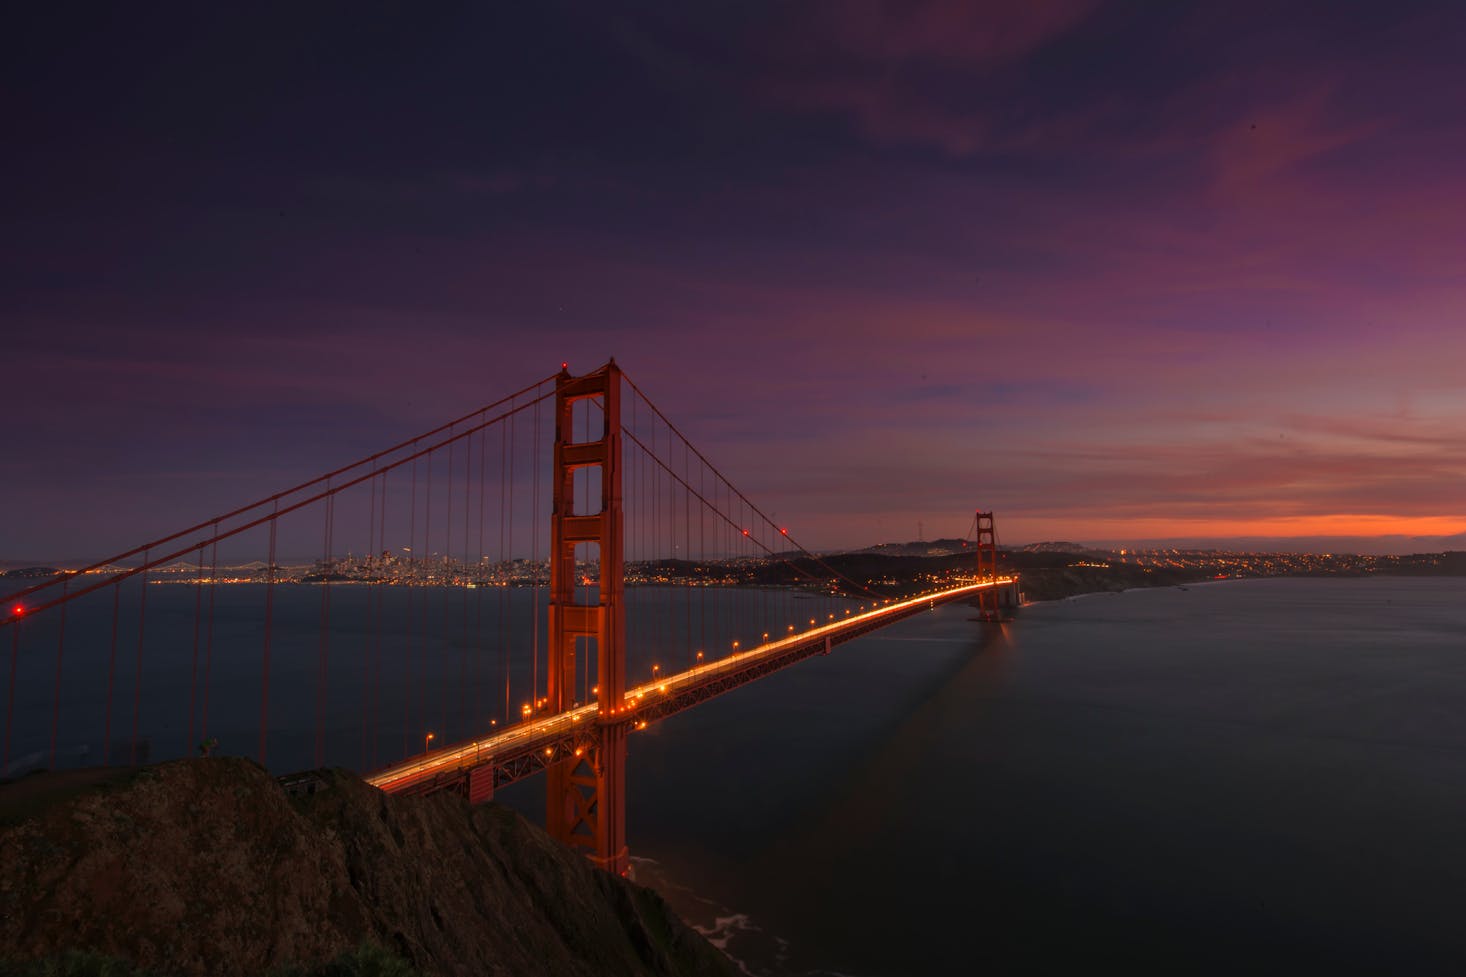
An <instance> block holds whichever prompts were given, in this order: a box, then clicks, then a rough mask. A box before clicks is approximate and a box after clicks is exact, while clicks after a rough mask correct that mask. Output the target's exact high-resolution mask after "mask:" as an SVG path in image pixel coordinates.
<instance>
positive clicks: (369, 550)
mask: <svg viewBox="0 0 1466 977" xmlns="http://www.w3.org/2000/svg"><path fill="white" fill-rule="evenodd" d="M376 470H377V465H376V462H373V463H372V472H373V473H375V472H376ZM367 485H368V488H369V489H370V492H371V503H370V506H369V508H368V509H367V546H366V556H365V558H364V559H363V561H362V562H363V563H364V564H365V566H366V567H367V572H368V573H370V574H371V577H370V580H371V585H370V586H371V589H370V590H368V591H367V619H368V627H370V628H371V630H372V631H373V632H375V631H376V629H377V607H376V590H377V570H376V564H375V563H374V562H373V556H374V555H375V554H376V552H377V545H376V543H377V540H376V531H377V479H376V477H375V475H374V476H373V478H372V479H371V480H370V481H369V482H368V483H367ZM364 651H365V654H363V655H362V656H361V760H360V764H361V766H360V767H359V768H358V769H360V770H361V771H363V772H365V771H367V770H369V769H371V768H370V767H369V765H368V753H367V736H368V733H369V729H370V726H369V721H370V715H371V694H372V647H371V645H370V644H368V645H367V647H366V648H365V649H364Z"/></svg>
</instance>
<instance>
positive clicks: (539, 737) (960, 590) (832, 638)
mask: <svg viewBox="0 0 1466 977" xmlns="http://www.w3.org/2000/svg"><path fill="white" fill-rule="evenodd" d="M1013 579H1014V578H1012V577H999V578H997V579H995V580H991V581H984V582H982V583H975V584H965V585H963V586H960V587H951V588H948V589H946V590H939V591H934V592H932V593H928V594H921V595H919V596H917V597H913V598H909V599H906V600H901V601H892V602H890V603H887V604H883V605H881V606H879V607H877V608H875V609H873V610H870V611H866V612H864V613H861V614H855V615H852V616H850V617H847V618H844V619H842V620H839V621H836V622H834V623H832V624H826V625H821V626H818V627H814V628H811V629H809V630H808V631H802V632H800V633H798V634H794V635H790V636H789V637H786V638H781V639H779V640H777V641H770V642H766V643H764V644H761V645H759V646H757V647H755V648H750V649H749V650H747V651H741V652H736V653H734V654H732V655H729V656H727V657H726V658H720V659H718V660H716V661H710V662H706V663H704V664H701V665H698V666H696V667H694V668H690V669H688V670H687V671H684V672H679V673H677V674H673V675H668V676H667V677H666V678H663V679H661V680H659V681H656V682H648V683H646V684H644V685H638V686H636V687H635V688H632V689H628V690H627V692H626V696H625V699H624V700H623V702H624V705H623V706H622V707H621V709H620V710H618V713H617V715H615V716H608V717H605V718H602V717H601V716H600V706H599V705H598V704H596V703H591V704H590V705H586V706H581V707H580V708H578V709H572V710H569V711H567V712H561V713H557V714H555V715H553V716H545V717H540V718H534V719H530V720H527V721H525V722H521V723H518V724H516V725H514V726H511V727H509V728H508V729H506V730H504V731H503V732H502V733H496V734H494V735H493V736H486V737H483V738H481V739H474V740H468V741H466V742H462V743H456V744H454V745H452V746H445V747H442V748H441V749H437V750H434V751H432V752H429V753H423V754H420V755H418V756H416V757H413V758H411V759H409V760H404V761H403V762H401V763H398V764H394V765H393V766H390V767H387V768H385V769H383V770H381V771H378V772H377V773H375V774H372V775H371V776H369V777H367V778H366V779H367V782H368V783H370V784H373V785H375V786H377V787H380V788H381V789H382V790H385V791H387V792H388V793H429V792H432V791H435V790H444V789H448V788H460V789H461V788H464V787H465V786H466V784H467V782H468V777H469V774H470V772H471V771H474V770H476V769H480V768H485V767H488V768H491V780H490V784H491V788H490V789H491V790H492V789H497V788H499V787H503V786H506V785H507V784H511V783H514V782H515V781H516V780H521V779H523V778H524V777H527V776H530V775H531V774H534V773H537V772H538V771H540V770H543V769H544V768H546V767H548V766H551V765H553V764H555V763H558V762H560V761H561V760H564V759H567V758H569V757H572V756H580V755H581V754H582V753H583V752H585V751H586V750H589V749H592V748H593V747H594V746H595V745H596V744H597V743H598V742H599V739H600V734H599V726H600V725H601V724H602V723H603V722H614V723H621V724H625V725H628V726H630V727H632V728H634V729H640V728H643V727H644V726H646V725H647V724H648V723H651V722H655V721H656V720H658V719H665V718H666V717H668V716H670V715H673V714H674V713H677V712H681V711H682V710H683V709H687V708H689V707H691V706H694V705H697V704H698V703H700V702H705V701H707V700H708V699H711V698H713V697H714V696H718V695H721V694H723V693H724V692H728V691H731V690H732V689H735V688H738V687H739V686H741V685H746V684H747V683H749V682H752V681H754V680H755V679H758V678H761V677H763V676H765V675H768V674H769V673H771V672H775V671H778V670H779V669H781V668H786V667H788V666H789V665H792V664H794V663H795V662H798V661H802V660H803V659H805V658H808V657H810V656H812V655H817V654H825V653H828V652H829V650H830V649H831V648H833V647H834V646H835V645H838V644H843V643H844V642H846V641H850V640H852V639H854V638H858V637H860V636H861V635H863V634H867V633H869V632H871V631H874V630H876V629H878V628H883V627H885V626H887V625H889V624H893V623H895V622H896V621H899V620H902V619H904V618H908V617H911V616H912V615H915V614H918V613H920V612H921V611H923V610H927V609H929V608H934V607H936V606H937V605H938V604H945V603H948V602H950V601H953V600H957V599H959V598H962V597H967V596H970V595H972V594H976V593H978V592H979V591H982V590H986V589H989V588H996V587H1005V586H1008V585H1010V584H1011V583H1012V582H1013Z"/></svg>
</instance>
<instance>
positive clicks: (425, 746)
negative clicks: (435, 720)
mask: <svg viewBox="0 0 1466 977" xmlns="http://www.w3.org/2000/svg"><path fill="white" fill-rule="evenodd" d="M432 741H433V734H432V733H429V734H428V735H427V737H426V738H425V739H424V740H423V741H422V751H423V752H424V753H426V752H428V744H429V743H431V742H432Z"/></svg>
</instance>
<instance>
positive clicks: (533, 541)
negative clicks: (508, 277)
mask: <svg viewBox="0 0 1466 977" xmlns="http://www.w3.org/2000/svg"><path fill="white" fill-rule="evenodd" d="M534 394H535V401H534V462H533V465H534V489H533V491H534V497H533V498H534V501H533V503H532V508H533V512H532V514H531V516H530V524H529V525H530V535H529V564H530V573H532V574H534V577H533V578H532V581H531V585H530V627H529V657H530V664H529V683H530V684H529V694H530V697H531V698H534V697H537V696H538V695H539V694H540V448H541V445H540V408H541V406H542V404H541V401H540V385H539V384H535V388H534ZM549 667H550V666H549V662H546V663H545V668H546V670H548V669H549Z"/></svg>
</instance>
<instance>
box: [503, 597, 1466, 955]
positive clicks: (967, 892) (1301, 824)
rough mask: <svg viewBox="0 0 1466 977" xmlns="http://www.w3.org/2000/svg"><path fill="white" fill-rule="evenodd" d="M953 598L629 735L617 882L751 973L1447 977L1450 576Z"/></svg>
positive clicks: (1462, 856) (1464, 865)
mask: <svg viewBox="0 0 1466 977" xmlns="http://www.w3.org/2000/svg"><path fill="white" fill-rule="evenodd" d="M969 614H970V611H969V610H968V609H966V608H962V607H948V608H945V609H942V610H939V611H936V612H934V613H932V614H929V615H924V616H923V617H921V618H918V619H915V620H913V621H910V622H908V623H905V624H903V625H898V626H896V627H892V628H890V629H888V630H887V631H885V632H882V633H881V634H879V635H877V636H873V637H870V638H866V639H862V640H860V641H857V642H854V643H852V644H850V645H847V646H844V647H842V648H840V649H838V650H837V652H836V653H835V654H833V655H831V656H830V657H829V658H823V659H815V660H812V661H810V662H807V663H805V664H804V665H801V666H800V667H798V668H794V669H790V670H787V671H785V672H782V673H780V674H778V675H776V676H773V677H771V678H768V679H766V680H764V681H762V682H759V683H755V684H754V685H752V686H750V687H747V688H745V689H743V690H740V691H739V692H738V693H737V694H735V695H731V696H726V697H724V698H722V699H719V700H715V701H713V702H711V703H708V704H706V705H704V706H700V707H699V708H698V709H696V710H692V711H691V712H689V713H686V714H683V715H681V716H678V717H674V718H673V719H671V720H668V721H666V722H664V723H662V724H661V725H660V726H658V727H653V729H652V730H650V731H648V732H647V733H644V734H639V735H638V736H636V737H634V738H633V739H632V741H631V755H630V758H629V761H628V762H629V770H630V784H631V787H630V797H631V799H630V810H629V812H628V818H629V833H630V836H631V839H632V845H633V849H634V851H635V852H636V853H637V854H638V855H639V856H640V860H639V861H638V863H637V873H638V877H639V878H641V879H642V880H643V881H650V882H651V883H653V884H655V885H656V886H658V887H659V888H660V889H661V890H662V891H663V892H664V894H666V895H667V896H668V897H669V898H670V899H671V900H672V901H673V902H674V904H675V905H676V906H677V907H678V908H679V909H680V910H681V911H682V912H683V913H684V914H685V915H686V916H688V917H689V918H690V919H691V920H693V921H694V922H696V923H697V924H699V925H700V926H702V927H703V928H705V929H706V930H708V931H710V932H712V933H713V935H714V936H715V937H716V938H718V939H719V940H721V941H724V942H725V943H726V945H727V948H728V949H729V950H730V951H731V952H732V953H733V954H734V955H735V956H736V957H738V958H739V959H741V960H742V961H743V962H744V963H745V965H746V967H747V969H748V970H749V972H751V973H754V974H781V975H783V974H789V975H793V974H834V973H839V974H851V975H859V977H876V975H906V974H934V975H935V974H969V973H973V972H976V971H978V970H986V971H989V972H995V973H1054V974H1058V973H1082V972H1088V971H1093V970H1098V969H1100V968H1106V967H1114V966H1125V967H1128V968H1132V969H1136V970H1140V971H1142V972H1161V971H1169V972H1176V973H1219V974H1220V973H1260V972H1265V973H1320V974H1339V973H1377V974H1378V973H1394V974H1401V973H1409V974H1432V973H1441V974H1445V973H1461V972H1463V971H1466V928H1463V927H1462V925H1461V918H1462V915H1461V914H1462V910H1463V908H1466V579H1460V578H1456V579H1452V578H1435V579H1364V580H1259V581H1234V582H1227V583H1222V584H1215V585H1204V586H1192V587H1190V588H1188V589H1186V590H1180V589H1175V588H1171V589H1164V590H1137V591H1130V592H1128V593H1125V594H1120V595H1093V596H1086V597H1082V598H1077V599H1071V600H1067V601H1061V602H1056V603H1050V604H1042V605H1034V606H1030V607H1028V608H1025V609H1024V610H1023V611H1022V614H1021V617H1020V619H1019V620H1018V621H1016V622H1014V623H1012V624H1009V625H1007V626H1005V627H1004V628H1003V629H1002V630H1001V631H999V630H996V629H989V630H987V631H984V630H983V629H982V627H981V626H980V625H978V624H976V623H973V622H971V621H970V620H968V616H969ZM534 790H536V791H537V790H538V787H537V786H536V787H535V788H534ZM537 800H538V798H537V796H536V797H533V798H528V799H527V800H526V801H525V803H526V804H527V805H528V806H531V807H532V806H533V804H534V803H535V802H536V801H537Z"/></svg>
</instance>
